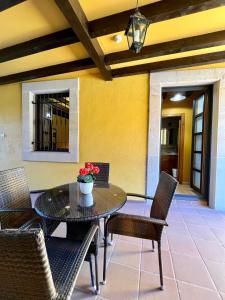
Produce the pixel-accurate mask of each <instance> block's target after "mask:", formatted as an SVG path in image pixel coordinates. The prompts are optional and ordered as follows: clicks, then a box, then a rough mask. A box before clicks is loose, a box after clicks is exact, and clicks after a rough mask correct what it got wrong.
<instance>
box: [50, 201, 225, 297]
mask: <svg viewBox="0 0 225 300" xmlns="http://www.w3.org/2000/svg"><path fill="white" fill-rule="evenodd" d="M121 211H122V212H124V213H130V214H141V215H146V216H148V214H149V205H147V204H144V203H143V202H136V201H135V202H132V201H129V202H128V203H127V204H126V205H125V207H124V208H123V209H122V210H121ZM168 224H169V227H168V228H166V230H165V231H164V233H163V239H162V253H163V254H162V255H163V269H164V278H165V279H164V281H165V287H164V291H160V290H159V289H158V285H159V275H158V272H159V271H158V260H157V251H156V250H155V252H154V253H153V252H152V251H151V249H152V248H151V247H152V245H151V241H147V240H141V239H137V238H130V237H123V236H114V242H113V246H112V247H109V249H110V250H109V263H108V272H107V275H108V277H107V284H106V286H102V285H101V295H100V296H95V295H93V292H92V291H91V289H90V274H89V266H88V264H87V263H84V265H83V268H82V271H81V273H80V275H79V277H78V281H77V285H76V289H75V291H74V295H73V298H72V299H95V300H97V299H98V300H100V299H109V300H111V299H112V300H114V299H115V300H120V299H121V300H122V299H129V300H132V299H154V300H160V299H163V300H165V299H168V300H177V299H181V300H189V299H196V300H219V299H220V300H221V299H223V300H224V299H225V233H224V228H225V213H223V212H218V211H215V210H212V209H209V208H208V207H206V206H205V203H204V202H203V201H183V200H174V201H173V204H172V207H171V209H170V212H169V216H168ZM64 234H65V228H64V226H63V224H61V225H60V226H59V227H58V228H57V230H56V232H55V233H54V235H56V236H64ZM102 258H103V248H101V249H100V253H99V273H100V274H99V276H100V280H102Z"/></svg>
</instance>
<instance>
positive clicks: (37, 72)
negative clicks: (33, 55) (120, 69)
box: [0, 58, 95, 85]
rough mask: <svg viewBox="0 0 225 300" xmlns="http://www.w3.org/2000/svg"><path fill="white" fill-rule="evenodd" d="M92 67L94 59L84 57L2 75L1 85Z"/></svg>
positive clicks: (93, 66) (0, 78)
mask: <svg viewBox="0 0 225 300" xmlns="http://www.w3.org/2000/svg"><path fill="white" fill-rule="evenodd" d="M92 68H95V64H94V62H93V60H92V59H91V58H84V59H81V60H75V61H71V62H67V63H63V64H58V65H53V66H48V67H44V68H39V69H34V70H30V71H25V72H21V73H15V74H11V75H6V76H2V77H0V85H3V84H9V83H15V82H21V81H25V80H31V79H36V78H41V77H47V76H51V75H58V74H63V73H69V72H74V71H80V70H87V69H92Z"/></svg>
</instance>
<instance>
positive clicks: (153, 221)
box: [149, 218, 168, 226]
mask: <svg viewBox="0 0 225 300" xmlns="http://www.w3.org/2000/svg"><path fill="white" fill-rule="evenodd" d="M149 222H150V223H153V224H158V225H162V226H168V223H167V222H166V221H165V220H161V219H155V218H149Z"/></svg>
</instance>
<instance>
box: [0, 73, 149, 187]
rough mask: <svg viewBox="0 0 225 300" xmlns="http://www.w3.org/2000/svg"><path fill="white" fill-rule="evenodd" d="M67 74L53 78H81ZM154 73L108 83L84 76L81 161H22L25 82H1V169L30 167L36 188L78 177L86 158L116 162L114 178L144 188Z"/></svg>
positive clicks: (94, 77)
mask: <svg viewBox="0 0 225 300" xmlns="http://www.w3.org/2000/svg"><path fill="white" fill-rule="evenodd" d="M75 76H77V74H73V73H70V74H65V75H58V76H54V77H51V78H47V79H48V80H49V79H60V78H61V79H65V78H75ZM148 89H149V84H148V75H139V76H132V77H126V78H119V79H114V80H113V81H112V82H105V81H104V80H102V79H101V78H100V77H98V75H97V74H96V75H86V74H85V75H83V76H81V77H80V163H79V164H73V163H47V162H25V161H22V160H21V156H22V148H21V125H22V123H21V101H22V99H21V84H11V85H4V86H0V95H1V96H0V98H1V99H0V101H1V109H0V132H3V131H4V132H5V133H6V135H7V137H6V139H3V140H2V139H0V169H1V170H3V169H8V168H13V167H16V166H25V167H26V171H27V174H28V177H29V181H30V187H31V189H39V188H48V187H52V186H55V185H59V184H63V183H66V182H71V181H73V180H75V179H76V176H77V173H78V169H79V168H80V167H81V165H82V163H83V162H85V161H103V162H110V164H111V170H110V181H111V182H112V183H115V184H117V185H119V186H121V187H122V188H124V190H126V191H132V192H141V193H143V192H144V188H145V173H146V152H147V119H148Z"/></svg>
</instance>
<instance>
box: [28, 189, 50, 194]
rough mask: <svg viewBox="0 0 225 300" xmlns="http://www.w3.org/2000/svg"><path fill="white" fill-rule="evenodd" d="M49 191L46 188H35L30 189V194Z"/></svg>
mask: <svg viewBox="0 0 225 300" xmlns="http://www.w3.org/2000/svg"><path fill="white" fill-rule="evenodd" d="M46 191H48V189H44V190H33V191H30V194H39V193H44V192H46Z"/></svg>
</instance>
